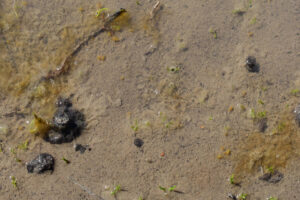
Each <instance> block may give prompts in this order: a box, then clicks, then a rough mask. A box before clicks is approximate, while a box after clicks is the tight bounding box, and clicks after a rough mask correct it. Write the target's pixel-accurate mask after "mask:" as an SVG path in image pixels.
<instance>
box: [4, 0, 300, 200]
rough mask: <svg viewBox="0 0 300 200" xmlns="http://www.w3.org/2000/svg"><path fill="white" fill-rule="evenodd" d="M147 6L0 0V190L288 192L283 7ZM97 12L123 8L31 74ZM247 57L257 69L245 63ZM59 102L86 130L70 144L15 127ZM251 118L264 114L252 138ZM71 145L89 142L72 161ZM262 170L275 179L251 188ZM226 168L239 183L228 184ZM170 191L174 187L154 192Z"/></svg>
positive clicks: (293, 77) (82, 195)
mask: <svg viewBox="0 0 300 200" xmlns="http://www.w3.org/2000/svg"><path fill="white" fill-rule="evenodd" d="M250 3H251V6H250ZM155 4H156V2H155V1H132V2H129V1H117V0H116V1H103V2H101V3H99V2H98V1H94V0H89V1H84V2H82V1H68V0H67V1H64V2H61V1H55V0H54V1H19V0H15V1H8V0H4V1H2V2H0V103H1V105H0V140H1V151H2V153H0V154H1V155H0V174H1V178H0V179H1V181H0V197H1V198H3V199H24V198H29V197H32V196H33V197H36V198H43V199H45V198H46V199H47V198H49V199H66V198H72V199H99V198H100V196H101V197H102V198H103V199H105V200H107V199H114V197H113V196H111V195H110V192H111V190H112V189H113V188H114V187H115V186H116V185H118V184H120V185H121V186H122V187H124V188H125V190H126V191H122V192H120V193H118V199H124V200H125V199H126V200H127V199H138V198H139V197H143V198H144V199H153V200H156V199H162V198H168V199H181V200H182V199H187V200H190V199H199V198H201V199H220V200H221V199H225V198H226V195H227V194H228V193H236V194H237V193H242V192H244V193H248V194H250V198H251V199H266V198H267V197H269V196H271V195H272V196H276V197H279V199H293V198H294V199H298V197H300V193H299V191H298V190H296V188H297V187H298V186H299V180H298V179H299V175H300V174H299V170H298V168H299V167H300V166H299V162H297V159H299V154H300V152H299V150H298V149H299V148H300V138H299V131H300V130H299V127H298V126H297V125H296V123H295V120H294V115H293V113H292V110H293V108H294V107H295V106H296V105H298V104H299V94H296V93H292V92H291V91H292V90H294V91H295V89H297V88H299V87H300V81H299V80H300V73H299V69H298V68H299V67H298V63H299V62H298V61H299V53H298V52H299V47H298V46H297V45H296V43H297V41H298V40H299V33H298V30H297V28H296V24H297V16H299V14H298V12H297V9H296V7H297V6H295V5H296V4H297V1H290V2H285V3H284V2H279V1H248V0H244V1H235V0H230V1H226V2H223V3H222V4H220V2H219V1H217V0H206V1H199V0H191V1H188V2H183V1H182V2H181V1H178V2H173V1H169V0H165V1H163V2H161V6H162V7H161V9H159V10H157V15H155V16H152V15H151V11H152V10H153V6H155ZM252 4H253V5H252ZM103 7H104V8H108V10H109V13H110V14H112V13H114V12H115V11H117V10H119V9H120V8H126V9H127V10H128V13H127V15H126V16H123V17H122V18H118V19H117V20H116V21H114V23H113V24H112V26H111V27H112V29H113V31H105V32H103V33H102V34H100V35H99V36H97V37H96V38H93V39H92V40H91V41H89V42H88V43H87V45H85V46H84V47H83V48H82V49H81V50H80V51H79V53H78V54H77V55H76V56H74V58H72V62H71V64H70V69H68V70H67V73H65V74H62V75H60V76H58V77H57V78H54V79H53V80H47V79H45V78H44V77H46V76H47V74H48V72H49V71H50V70H54V71H55V70H56V69H57V68H58V67H60V66H61V64H62V62H63V60H64V59H65V58H66V57H67V56H68V55H70V54H71V53H72V52H73V51H74V48H76V46H77V45H78V44H80V42H82V41H84V39H85V38H87V37H88V36H89V35H90V34H91V33H93V32H95V31H96V30H98V29H99V28H101V27H102V26H103V24H104V22H103V18H102V17H101V16H100V18H99V17H98V18H97V17H96V11H97V10H98V9H100V8H103ZM241 8H243V9H245V12H244V13H243V14H241V15H236V14H234V13H233V11H234V9H241ZM254 18H255V22H254V20H253V19H254ZM274 30H276V31H274ZM250 55H251V56H254V57H256V59H257V62H258V63H259V64H260V66H261V68H260V72H259V73H249V72H248V71H247V70H246V68H245V66H244V65H245V60H246V58H247V57H248V56H250ZM59 96H64V97H70V99H71V100H72V102H73V106H74V107H75V108H76V109H78V110H80V111H81V112H82V113H83V114H84V115H85V117H86V122H87V127H86V129H85V130H84V131H83V134H82V135H81V136H80V137H78V138H77V139H76V140H75V141H74V142H73V143H68V144H62V145H51V144H48V143H45V142H44V141H43V140H42V139H41V138H39V137H37V136H35V135H32V134H30V133H29V130H28V124H29V123H30V121H31V120H32V119H33V113H36V114H38V116H40V117H42V118H43V119H45V120H49V121H51V119H52V116H53V112H54V110H55V104H54V103H55V101H56V100H57V98H58V97H59ZM253 113H254V114H258V113H264V115H265V116H264V117H266V118H267V125H268V127H267V129H266V131H265V132H264V133H262V132H259V130H258V127H257V124H256V120H257V116H256V118H255V117H253ZM254 118H255V119H254ZM1 127H2V128H1ZM135 138H140V139H142V140H143V142H144V143H143V146H142V147H141V148H138V149H137V148H136V147H135V146H134V139H135ZM75 143H81V144H83V145H89V147H91V149H92V150H91V151H86V152H85V153H84V154H82V155H81V154H80V155H79V154H77V153H78V152H75V151H74V149H73V145H74V144H75ZM25 147H26V148H25ZM43 152H47V153H51V154H53V156H54V157H55V159H56V165H55V170H54V173H53V174H46V175H42V176H35V175H28V174H26V171H25V167H24V164H25V163H26V162H27V161H29V160H31V159H32V158H33V157H35V156H36V154H38V153H43ZM65 157H66V158H67V159H68V160H70V161H71V162H70V164H68V165H66V164H65V163H64V162H63V161H62V158H65ZM270 168H274V169H276V170H279V171H281V172H282V173H284V177H285V178H284V179H283V180H282V181H281V182H280V183H279V184H275V185H266V184H264V183H262V182H258V180H257V177H258V176H260V175H261V173H262V172H266V171H268V169H270ZM232 174H235V177H236V181H240V182H241V185H242V187H234V186H233V185H231V184H230V183H229V181H228V180H227V179H228V178H229V177H230V176H231V175H232ZM9 176H14V177H16V178H17V181H18V187H19V189H18V190H16V189H15V188H14V187H13V186H12V185H11V180H10V178H9ZM172 185H176V188H177V189H178V190H179V191H182V192H183V193H184V194H179V193H172V192H171V193H169V194H168V195H167V196H165V195H164V194H163V192H162V191H161V190H160V189H159V187H158V186H163V187H171V186H172ZM37 188H38V189H37ZM49 188H50V189H49ZM61 188H64V190H61ZM107 188H109V189H107ZM291 191H293V193H291Z"/></svg>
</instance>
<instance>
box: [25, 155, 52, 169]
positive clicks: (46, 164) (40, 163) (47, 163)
mask: <svg viewBox="0 0 300 200" xmlns="http://www.w3.org/2000/svg"><path fill="white" fill-rule="evenodd" d="M26 167H27V171H28V173H38V174H41V173H43V172H45V171H47V170H51V171H53V170H54V158H53V156H51V155H50V154H48V153H42V154H40V155H38V156H37V157H36V158H34V159H33V160H32V161H30V162H29V163H27V164H26Z"/></svg>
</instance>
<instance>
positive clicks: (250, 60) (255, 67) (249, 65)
mask: <svg viewBox="0 0 300 200" xmlns="http://www.w3.org/2000/svg"><path fill="white" fill-rule="evenodd" d="M246 69H247V70H248V71H249V72H259V64H258V63H257V62H256V58H255V57H253V56H248V57H247V59H246Z"/></svg>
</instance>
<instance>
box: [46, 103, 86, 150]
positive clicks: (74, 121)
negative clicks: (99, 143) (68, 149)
mask: <svg viewBox="0 0 300 200" xmlns="http://www.w3.org/2000/svg"><path fill="white" fill-rule="evenodd" d="M56 105H57V110H56V112H55V113H54V116H53V121H52V127H51V130H50V131H49V132H48V134H47V135H46V136H45V138H44V139H45V140H46V141H47V142H50V143H51V144H61V143H65V142H71V141H72V140H73V139H74V138H76V137H78V136H79V135H80V133H81V131H82V129H83V128H84V126H85V119H84V116H83V114H82V113H80V112H79V111H78V110H75V109H73V108H72V103H71V102H70V101H69V100H68V99H63V98H59V99H58V101H57V103H56Z"/></svg>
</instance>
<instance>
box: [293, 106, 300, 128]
mask: <svg viewBox="0 0 300 200" xmlns="http://www.w3.org/2000/svg"><path fill="white" fill-rule="evenodd" d="M294 113H295V120H296V123H297V124H298V126H300V105H298V106H297V107H296V108H295V110H294Z"/></svg>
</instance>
